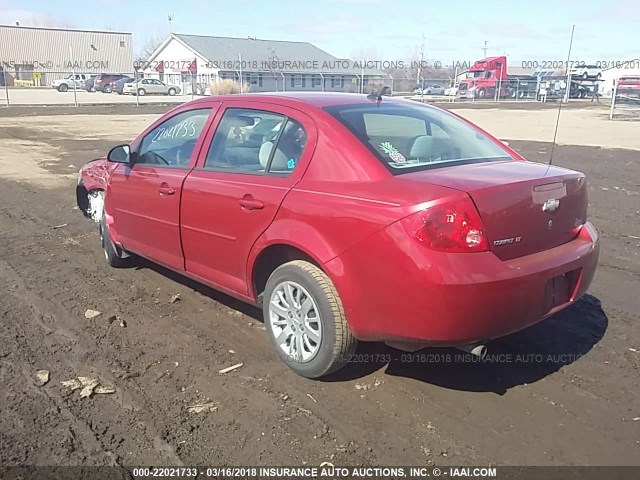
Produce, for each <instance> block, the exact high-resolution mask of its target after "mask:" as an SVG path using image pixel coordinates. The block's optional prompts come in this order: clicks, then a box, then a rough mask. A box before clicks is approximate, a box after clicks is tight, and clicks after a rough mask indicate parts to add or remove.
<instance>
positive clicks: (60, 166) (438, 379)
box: [0, 108, 640, 465]
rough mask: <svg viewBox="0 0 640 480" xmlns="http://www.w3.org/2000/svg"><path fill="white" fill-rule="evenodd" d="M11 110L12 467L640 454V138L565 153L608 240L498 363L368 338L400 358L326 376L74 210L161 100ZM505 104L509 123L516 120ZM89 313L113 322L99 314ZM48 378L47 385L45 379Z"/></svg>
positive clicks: (6, 307) (3, 330) (5, 124)
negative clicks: (578, 285) (589, 275)
mask: <svg viewBox="0 0 640 480" xmlns="http://www.w3.org/2000/svg"><path fill="white" fill-rule="evenodd" d="M160 110H161V109H160ZM8 111H9V110H8V109H6V110H0V112H1V113H0V116H1V117H2V118H0V152H2V153H1V154H0V318H1V321H0V385H2V388H1V389H0V411H1V412H2V414H1V415H0V465H25V464H27V465H112V464H113V465H139V464H165V465H181V464H184V465H192V464H200V465H211V464H218V465H219V464H238V465H242V464H245V465H246V464H269V465H278V464H280V465H282V464H319V463H321V462H323V461H331V462H333V463H334V464H346V465H352V464H365V465H383V464H396V465H397V464H414V465H424V464H432V465H460V464H463V465H474V464H475V465H479V464H494V465H637V464H640V418H638V417H640V399H639V395H638V394H639V392H640V380H639V378H640V328H639V319H640V318H639V312H640V295H638V292H640V255H639V253H640V220H639V218H640V217H639V215H640V195H639V192H640V180H639V179H640V152H639V151H638V149H640V146H638V147H636V150H621V149H606V148H597V147H585V146H575V145H562V146H558V147H556V151H555V155H554V156H555V159H556V160H555V163H556V164H558V165H562V166H566V167H569V168H575V169H579V170H581V171H584V172H585V173H586V174H587V175H588V179H589V182H590V187H589V194H590V218H591V221H592V222H593V223H594V224H595V225H596V227H597V228H598V230H599V231H600V234H601V237H602V253H601V259H600V265H599V270H598V273H597V275H596V278H595V280H594V283H593V285H592V288H591V290H590V294H589V295H587V296H586V297H585V298H584V299H582V300H581V301H579V302H578V303H577V304H576V305H574V306H573V307H571V308H570V309H568V310H566V311H564V312H562V313H561V314H559V315H556V316H555V317H552V318H550V319H549V320H547V321H545V322H543V323H541V324H539V325H537V326H534V327H532V328H530V329H528V330H526V331H523V332H520V333H517V334H514V335H512V336H510V337H507V338H505V339H502V340H499V341H495V342H493V343H492V344H490V352H491V354H492V356H491V357H490V361H487V362H484V363H481V362H478V361H472V359H471V358H470V357H467V356H464V355H463V354H461V353H459V352H457V351H455V350H449V349H437V350H424V351H422V352H418V353H417V354H414V355H406V354H403V353H401V352H398V351H395V350H392V349H389V348H387V347H384V346H381V345H377V344H367V345H361V347H360V350H359V353H362V354H389V355H390V356H391V357H392V360H391V362H390V363H382V362H377V361H362V362H354V363H353V364H352V365H350V366H349V367H348V368H346V369H345V370H343V371H341V372H339V373H338V374H336V375H335V376H334V377H332V378H329V379H326V380H325V381H311V380H306V379H303V378H301V377H298V376H296V375H294V374H293V373H291V372H290V371H288V369H287V368H286V367H285V366H284V365H282V364H281V363H280V362H278V361H277V360H276V358H275V356H274V355H273V354H272V353H271V349H270V347H269V344H268V340H267V338H266V335H265V331H264V327H263V325H262V323H261V315H260V312H258V311H256V310H255V309H253V308H250V307H247V306H244V305H243V304H241V303H239V302H237V301H235V300H232V299H230V298H229V297H226V296H224V295H222V294H219V293H216V292H215V291H213V290H211V289H208V288H205V287H201V286H198V285H196V284H194V283H192V282H190V281H188V280H185V279H182V278H180V277H179V276H177V275H175V274H173V273H170V272H168V271H166V270H163V269H162V268H160V267H156V266H153V265H151V264H149V263H147V262H144V261H141V262H139V263H138V264H137V265H136V266H134V267H132V268H128V269H120V270H116V269H110V268H109V267H107V266H106V264H105V262H104V259H103V257H102V253H101V251H100V247H99V242H98V234H97V229H96V227H95V225H94V224H92V223H90V222H89V221H87V220H85V219H84V218H83V217H82V215H81V214H80V213H79V211H78V210H76V209H74V207H75V196H74V195H75V193H74V186H75V173H76V172H77V170H78V168H79V167H80V165H81V164H82V163H84V162H85V161H87V160H89V159H91V158H93V157H96V156H98V155H99V154H102V153H104V152H106V151H107V150H108V148H109V147H110V146H112V145H114V144H117V143H123V142H126V141H128V140H130V139H131V138H132V137H133V136H134V135H135V134H136V133H137V131H139V130H140V129H141V128H142V126H144V125H145V124H146V122H148V121H150V120H151V119H152V118H154V117H155V115H157V114H158V113H160V111H155V110H154V111H149V112H146V113H144V112H143V113H141V111H140V110H137V111H135V112H124V111H123V113H122V114H120V115H109V113H118V110H117V109H116V108H114V109H110V110H103V111H99V112H98V111H96V112H95V113H100V114H101V115H98V116H94V117H92V116H81V115H66V116H65V115H63V113H64V112H67V113H69V110H68V109H67V110H63V109H59V110H56V109H49V110H47V112H46V113H47V114H46V115H42V112H39V111H37V110H34V111H32V112H30V113H24V111H22V113H23V114H21V115H20V116H18V115H14V114H8V113H7V112H8ZM34 113H35V114H36V115H34ZM71 113H73V112H71ZM85 113H86V112H85ZM124 113H127V114H128V113H132V115H126V116H125V115H124ZM133 113H135V114H133ZM516 113H517V114H518V115H521V114H522V112H521V111H517V112H516ZM500 115H501V116H500V120H499V122H498V123H499V125H498V127H500V125H503V124H505V123H509V122H508V121H506V120H505V119H504V117H502V115H507V113H502V114H500ZM519 118H520V117H519ZM536 118H537V117H536ZM478 121H479V123H480V124H481V125H482V126H483V127H485V128H487V129H489V130H490V131H492V126H491V124H490V121H489V118H488V117H487V118H485V119H484V120H482V119H480V120H478ZM521 121H525V122H526V117H525V119H524V120H522V119H521ZM537 121H538V120H536V122H537ZM482 122H485V124H483V123H482ZM607 125H609V126H606V128H613V129H615V128H618V127H616V126H615V125H614V126H610V124H607ZM602 128H605V127H602ZM625 128H626V127H625ZM618 134H619V132H618ZM612 135H613V136H614V137H615V135H616V132H613V133H612ZM501 138H505V139H506V140H511V139H509V138H508V137H504V136H502V137H501ZM516 138H520V140H517V141H510V144H511V146H514V147H515V148H516V149H518V150H519V151H521V152H522V153H524V154H525V155H526V156H528V157H529V158H530V159H532V160H545V159H546V158H547V157H548V155H549V150H550V144H549V143H545V142H540V141H530V140H522V138H521V137H520V136H517V137H516ZM591 140H592V139H591V138H590V136H589V135H587V134H585V139H584V143H590V141H591ZM56 227H58V228H56ZM175 294H180V300H178V301H175V302H174V303H171V298H172V296H173V295H175ZM87 309H94V310H97V311H100V312H102V314H101V315H99V316H97V317H95V318H93V319H90V320H89V319H86V318H85V315H84V314H85V311H86V310H87ZM115 316H117V317H115ZM121 320H122V322H123V323H122V325H124V326H121ZM358 358H361V359H362V360H369V359H371V358H373V359H382V358H384V356H382V355H369V356H365V355H362V356H361V357H356V359H358ZM240 362H242V363H244V366H243V367H242V368H240V369H238V370H235V371H233V372H230V373H228V374H226V375H220V374H219V373H218V371H219V370H220V369H222V368H224V367H228V366H231V365H234V364H237V363H240ZM41 369H46V370H49V371H50V380H49V382H48V383H47V384H46V385H44V386H37V384H36V381H35V378H34V375H35V372H36V371H38V370H41ZM78 376H86V377H91V378H96V379H98V380H99V381H100V382H101V384H102V385H104V386H108V387H110V386H113V387H115V393H113V394H98V395H94V396H92V397H90V398H81V397H80V393H79V391H78V390H76V391H75V392H73V393H70V392H68V391H67V390H65V389H64V388H63V386H62V385H61V383H60V382H62V381H65V380H69V379H71V378H75V377H78ZM206 402H210V403H211V404H212V405H211V406H210V407H211V408H208V409H207V411H203V412H200V413H191V412H189V408H188V407H190V406H193V405H196V404H202V403H206Z"/></svg>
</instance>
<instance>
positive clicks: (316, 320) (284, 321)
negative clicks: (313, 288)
mask: <svg viewBox="0 0 640 480" xmlns="http://www.w3.org/2000/svg"><path fill="white" fill-rule="evenodd" d="M269 326H270V327H271V330H272V332H273V336H274V338H275V341H276V344H277V345H278V347H279V348H280V349H281V350H282V351H283V352H284V353H285V355H287V356H288V357H289V358H291V359H292V360H295V361H296V362H300V363H306V362H309V361H311V360H312V359H313V358H314V357H315V356H316V354H317V353H318V349H319V348H320V344H321V341H322V324H321V318H320V310H319V308H318V305H317V304H316V301H315V300H314V299H313V297H312V296H311V294H310V293H309V292H308V291H307V290H306V289H305V288H304V287H302V286H301V285H300V284H298V283H296V282H291V281H283V282H281V283H280V284H278V285H277V286H276V288H275V289H274V290H273V294H272V295H271V299H270V300H269Z"/></svg>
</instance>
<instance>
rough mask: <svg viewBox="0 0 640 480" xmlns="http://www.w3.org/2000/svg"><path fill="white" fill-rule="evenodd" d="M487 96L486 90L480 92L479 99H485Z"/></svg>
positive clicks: (482, 89)
mask: <svg viewBox="0 0 640 480" xmlns="http://www.w3.org/2000/svg"><path fill="white" fill-rule="evenodd" d="M486 96H487V91H486V90H485V89H484V88H481V89H480V90H478V98H484V97H486Z"/></svg>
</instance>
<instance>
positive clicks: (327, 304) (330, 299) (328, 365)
mask: <svg viewBox="0 0 640 480" xmlns="http://www.w3.org/2000/svg"><path fill="white" fill-rule="evenodd" d="M283 282H294V283H296V284H298V285H300V286H301V287H302V288H303V289H304V290H306V291H307V292H308V294H309V296H310V297H312V300H313V302H315V305H316V306H317V310H318V312H317V313H318V314H319V316H320V320H319V322H318V323H319V324H320V327H321V329H320V331H321V335H320V341H319V344H318V346H317V347H316V350H315V354H314V356H313V357H311V358H310V359H309V360H307V361H300V360H298V359H296V358H293V357H292V356H291V355H289V354H287V353H286V352H284V351H283V349H282V348H281V347H280V345H279V344H278V343H277V341H276V337H275V332H274V327H273V326H272V324H271V311H270V303H271V297H272V295H273V294H274V292H275V291H276V289H277V288H278V287H279V286H281V285H282V283H283ZM263 298H264V301H263V314H264V322H265V326H266V329H267V334H268V336H269V340H270V341H271V344H272V346H273V348H274V349H275V351H276V353H277V354H278V356H279V357H280V359H281V360H282V361H283V362H284V363H285V364H286V365H287V366H288V367H289V368H290V369H291V370H293V371H294V372H296V373H297V374H298V375H301V376H303V377H307V378H319V377H322V376H325V375H328V374H330V373H333V372H335V371H337V370H339V369H340V368H342V367H344V366H345V365H346V364H347V363H348V361H349V357H350V355H351V354H352V353H353V352H354V350H355V348H356V345H357V341H356V339H355V338H354V336H353V334H352V333H351V330H350V329H349V325H348V324H347V319H346V315H345V312H344V308H343V306H342V301H341V300H340V296H339V295H338V291H337V290H336V288H335V286H334V285H333V282H332V281H331V279H330V278H329V277H328V276H327V275H326V274H325V273H324V272H323V271H322V270H321V269H320V268H318V267H317V266H315V265H313V264H312V263H309V262H306V261H304V260H294V261H292V262H288V263H285V264H283V265H280V266H279V267H278V268H276V269H275V270H274V271H273V273H272V274H271V276H270V277H269V280H268V281H267V285H266V287H265V291H264V297H263ZM307 326H308V325H307ZM302 330H303V331H304V328H303V329H302ZM307 338H308V337H307Z"/></svg>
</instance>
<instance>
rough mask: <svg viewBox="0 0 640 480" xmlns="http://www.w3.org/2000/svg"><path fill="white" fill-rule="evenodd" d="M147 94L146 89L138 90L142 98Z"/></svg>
mask: <svg viewBox="0 0 640 480" xmlns="http://www.w3.org/2000/svg"><path fill="white" fill-rule="evenodd" d="M146 94H147V91H146V90H145V89H144V88H139V89H138V95H140V96H141V97H144V96H145V95H146Z"/></svg>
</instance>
